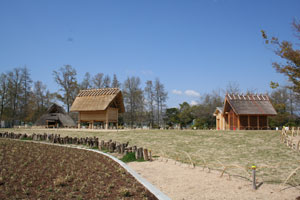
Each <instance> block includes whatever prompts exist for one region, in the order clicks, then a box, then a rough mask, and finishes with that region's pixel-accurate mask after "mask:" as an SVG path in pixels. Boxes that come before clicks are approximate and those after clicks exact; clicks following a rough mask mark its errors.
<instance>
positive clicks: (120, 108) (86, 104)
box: [71, 88, 125, 129]
mask: <svg viewBox="0 0 300 200" xmlns="http://www.w3.org/2000/svg"><path fill="white" fill-rule="evenodd" d="M71 112H78V113H79V115H78V127H79V128H80V127H81V126H80V123H81V122H87V123H89V124H90V126H89V127H90V128H92V129H93V128H94V123H95V122H101V123H105V128H108V123H109V122H112V123H117V122H118V114H119V113H123V112H125V107H124V103H123V95H122V92H121V90H119V89H118V88H100V89H90V90H81V91H80V92H79V94H78V95H77V97H76V99H75V101H74V102H73V104H72V106H71Z"/></svg>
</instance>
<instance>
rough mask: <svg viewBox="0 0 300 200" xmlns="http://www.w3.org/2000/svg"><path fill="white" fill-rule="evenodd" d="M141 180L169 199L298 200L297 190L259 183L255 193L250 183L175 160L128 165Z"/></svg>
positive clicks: (299, 195)
mask: <svg viewBox="0 0 300 200" xmlns="http://www.w3.org/2000/svg"><path fill="white" fill-rule="evenodd" d="M128 165H129V166H130V167H131V168H133V169H134V170H135V171H136V172H138V173H139V174H140V175H141V176H142V177H144V178H145V179H147V180H148V181H149V182H150V183H152V184H153V185H154V186H156V187H157V188H158V189H160V190H161V191H162V192H164V193H165V194H166V195H168V196H169V197H170V198H171V199H174V200H176V199H178V200H183V199H185V200H187V199H189V200H190V199H195V200H196V199H197V200H198V199H239V200H242V199H245V200H246V199H247V200H249V199H264V200H265V199H272V200H277V199H278V200H283V199H286V200H295V199H296V198H297V197H298V198H299V199H300V187H298V188H287V187H286V189H285V190H282V191H280V190H281V189H284V188H283V187H281V186H280V185H273V184H263V185H262V186H261V187H260V188H259V189H258V190H253V189H252V183H251V182H250V181H247V180H244V179H241V178H236V177H231V178H230V179H229V178H228V176H227V175H226V176H223V177H222V178H220V172H218V171H211V172H210V173H208V171H203V170H202V168H198V167H196V168H195V169H192V168H191V167H189V166H187V165H184V164H178V163H177V164H175V161H172V160H171V161H170V160H169V161H168V162H162V161H158V160H156V161H153V162H132V163H129V164H128Z"/></svg>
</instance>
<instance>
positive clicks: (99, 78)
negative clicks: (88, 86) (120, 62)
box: [92, 73, 104, 88]
mask: <svg viewBox="0 0 300 200" xmlns="http://www.w3.org/2000/svg"><path fill="white" fill-rule="evenodd" d="M103 76H104V75H103V73H97V74H96V75H95V76H94V78H93V80H92V81H93V87H94V88H103Z"/></svg>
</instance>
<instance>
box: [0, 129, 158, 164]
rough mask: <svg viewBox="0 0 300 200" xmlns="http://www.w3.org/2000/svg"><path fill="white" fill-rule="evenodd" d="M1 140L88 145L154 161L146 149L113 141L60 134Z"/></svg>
mask: <svg viewBox="0 0 300 200" xmlns="http://www.w3.org/2000/svg"><path fill="white" fill-rule="evenodd" d="M0 138H10V139H21V140H26V139H27V140H34V141H47V142H51V143H56V144H73V145H86V146H88V147H90V148H94V149H95V148H97V149H99V150H102V151H108V152H110V153H118V154H121V155H126V154H128V153H134V154H135V158H136V159H137V160H140V159H144V160H146V161H148V160H149V161H151V160H152V153H151V151H150V150H149V151H148V149H146V148H142V147H140V148H138V147H137V146H132V147H129V146H128V144H129V142H127V143H118V142H115V141H112V140H109V141H104V140H101V141H100V140H99V138H97V137H85V138H77V137H69V136H65V137H61V136H60V135H59V134H47V133H44V134H35V133H34V134H32V135H27V134H26V133H24V134H22V133H8V132H5V133H0Z"/></svg>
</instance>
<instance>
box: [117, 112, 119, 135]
mask: <svg viewBox="0 0 300 200" xmlns="http://www.w3.org/2000/svg"><path fill="white" fill-rule="evenodd" d="M118 126H119V110H117V131H118V128H119V127H118Z"/></svg>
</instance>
